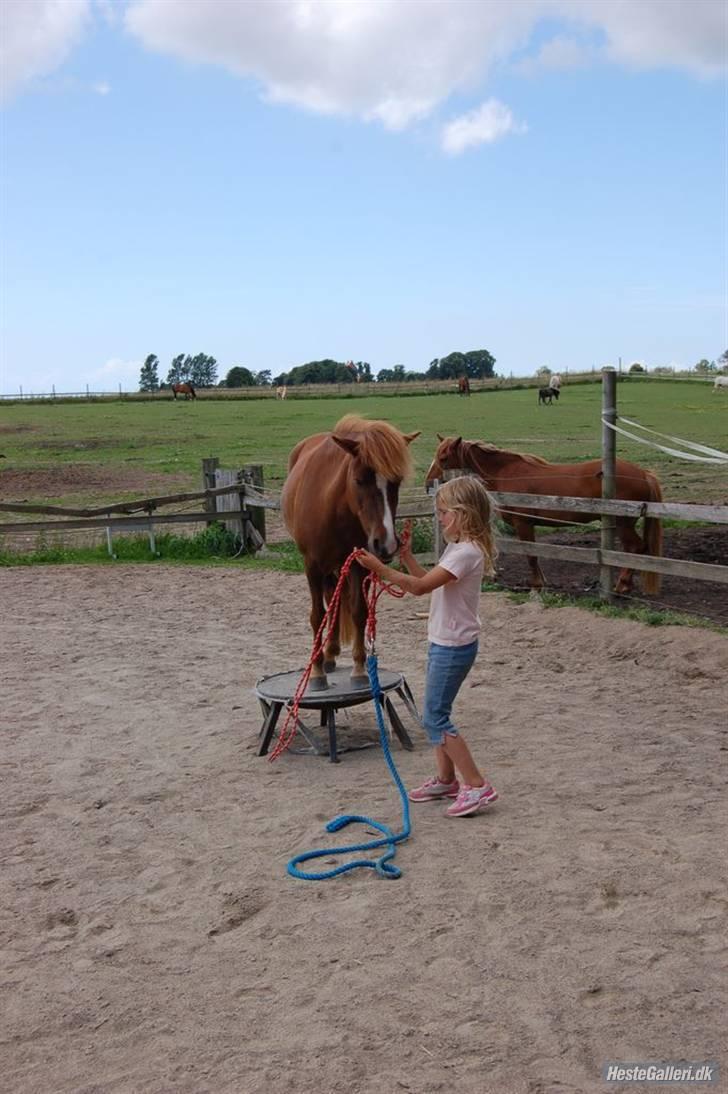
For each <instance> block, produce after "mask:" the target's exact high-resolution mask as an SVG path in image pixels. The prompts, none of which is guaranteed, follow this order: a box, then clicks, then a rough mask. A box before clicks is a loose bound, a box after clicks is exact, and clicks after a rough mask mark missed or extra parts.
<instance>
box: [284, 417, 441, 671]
mask: <svg viewBox="0 0 728 1094" xmlns="http://www.w3.org/2000/svg"><path fill="white" fill-rule="evenodd" d="M415 437H419V433H400V431H399V430H398V429H395V427H394V426H392V425H389V423H388V422H377V421H366V420H365V419H363V418H359V417H357V416H356V415H355V414H347V415H346V416H345V417H344V418H342V419H341V421H340V422H338V423H337V425H336V426H335V428H334V431H333V432H332V433H317V434H315V435H314V436H312V437H306V438H305V439H304V440H302V441H300V442H299V443H298V444H297V445H296V447H295V448H294V449H293V451H292V452H291V455H290V457H289V460H288V477H287V478H286V481H285V483H284V485H283V492H282V494H281V508H282V510H283V517H284V519H285V522H286V525H287V527H288V530H289V531H290V533H291V535H292V536H293V538H294V540H295V541H296V544H297V545H298V548H299V550H300V551H301V554H302V555H303V561H304V566H305V569H306V578H307V579H308V587H309V590H310V593H311V629H312V630H313V633H314V637H315V636H316V634H317V632H318V629H319V627H320V625H321V622H322V620H323V618H324V611H325V604H327V603H329V602H330V600H331V596H332V594H333V592H334V589H335V588H336V582H337V580H338V575H339V571H340V569H341V567H342V565H343V564H344V562H345V561H346V559H347V558H348V556H349V554H350V553H351V552H352V550H353V549H354V548H355V547H366V548H367V549H368V550H369V551H371V552H372V553H373V554H375V555H378V556H379V558H381V559H383V560H384V561H385V562H389V561H390V559H392V558H393V556H394V554H395V553H396V551H397V548H398V546H399V541H398V539H397V535H396V533H395V530H394V521H395V518H396V516H397V503H398V501H399V487H400V484H401V482H402V480H403V479H404V478H405V477H406V476H408V475H409V474H410V473H411V469H412V462H411V457H410V452H409V445H410V444H411V442H412V441H413V440H414V439H415ZM366 573H367V571H366V570H365V569H364V568H363V567H362V566H359V565H358V564H357V563H356V562H354V563H353V565H352V567H351V570H350V571H349V576H348V580H347V582H346V584H345V586H344V589H343V594H342V598H341V605H340V610H339V617H338V622H337V625H336V628H335V629H334V631H333V632H332V635H331V638H330V639H329V641H328V643H327V645H326V648H325V650H324V651H323V654H321V655H320V656H319V657H318V659H317V660H316V662H315V663H314V666H313V670H312V673H311V681H310V684H309V687H310V688H311V689H312V690H321V689H322V688H325V687H326V673H327V672H332V671H333V670H334V669H335V668H336V658H337V657H338V655H339V654H340V652H341V645H340V641H343V642H345V643H347V644H348V643H349V642H352V657H353V661H354V666H353V669H352V673H351V676H352V680H353V681H355V682H358V681H360V680H361V679H362V678H364V679H365V680H366V670H365V667H364V627H365V625H366V617H367V606H366V602H365V599H364V594H363V591H362V582H363V580H364V577H365V576H366Z"/></svg>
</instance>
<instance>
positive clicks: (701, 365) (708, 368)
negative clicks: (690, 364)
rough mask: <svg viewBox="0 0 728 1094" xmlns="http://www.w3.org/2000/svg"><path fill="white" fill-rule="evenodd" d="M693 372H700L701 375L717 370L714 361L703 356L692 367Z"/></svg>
mask: <svg viewBox="0 0 728 1094" xmlns="http://www.w3.org/2000/svg"><path fill="white" fill-rule="evenodd" d="M694 371H695V372H701V373H703V375H705V374H706V373H710V372H717V371H718V366H717V365H716V363H715V361H708V360H707V359H706V358H705V357H703V359H702V360H701V361H698V363H697V365H696V366H695V369H694Z"/></svg>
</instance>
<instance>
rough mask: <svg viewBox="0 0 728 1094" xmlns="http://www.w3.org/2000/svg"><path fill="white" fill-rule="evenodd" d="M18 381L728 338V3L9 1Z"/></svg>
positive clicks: (5, 255)
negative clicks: (199, 357)
mask: <svg viewBox="0 0 728 1094" xmlns="http://www.w3.org/2000/svg"><path fill="white" fill-rule="evenodd" d="M0 51H1V54H2V55H1V56H0V169H1V176H2V177H1V186H2V188H1V190H0V194H1V197H0V222H1V228H2V239H1V242H0V293H1V296H0V393H2V394H10V393H13V392H17V391H18V390H19V389H20V388H21V387H22V389H23V391H24V392H34V393H36V394H37V393H39V392H42V391H50V390H52V388H54V387H55V390H56V391H58V392H61V391H83V390H85V388H86V385H88V386H89V387H90V389H91V390H97V391H114V390H116V389H117V388H118V387H119V386H121V387H122V389H123V390H135V389H136V388H137V387H138V379H139V370H140V368H141V365H142V362H143V361H144V359H145V357H146V356H147V355H148V354H150V353H154V354H156V355H157V357H158V358H159V362H160V367H159V373H160V379H164V377H165V376H166V373H167V370H168V368H169V365H170V362H171V360H172V358H173V357H175V356H177V355H178V354H180V353H189V354H192V355H194V354H196V353H206V354H209V355H212V356H213V357H215V358H216V360H217V365H218V376H219V378H220V379H222V378H223V377H224V376H225V374H226V372H227V371H228V370H229V369H230V368H233V367H234V366H237V365H242V366H244V367H246V368H249V369H251V370H252V371H254V372H258V371H262V370H267V369H269V370H271V372H272V373H273V375H274V376H275V375H277V374H279V373H281V372H283V371H286V370H288V369H290V368H292V367H293V366H295V365H300V364H304V363H305V362H307V361H311V360H320V359H324V358H333V359H335V360H339V361H346V360H349V359H351V360H354V361H368V362H369V363H370V365H371V366H372V369H373V371H374V372H376V371H378V370H379V369H382V368H392V367H394V366H395V365H398V364H400V365H404V367H405V369H407V370H408V371H417V372H422V371H425V370H426V369H427V367H428V365H429V364H430V362H431V361H432V360H433V359H434V358H437V357H444V356H446V355H447V354H448V353H451V352H453V351H455V350H460V351H463V352H465V351H467V350H473V349H487V350H489V351H490V353H492V354H493V356H494V357H495V359H496V366H495V368H496V371H497V372H498V373H501V374H504V375H509V374H511V373H512V374H513V375H531V374H533V373H534V371H535V370H536V369H537V368H540V367H543V366H548V367H550V368H552V369H558V370H560V371H562V372H563V371H566V370H572V371H573V370H577V369H584V368H587V369H588V368H600V367H602V366H603V365H605V364H615V365H616V364H617V363H618V361H619V359H620V358H621V359H622V362H623V364H624V365H626V364H629V363H632V362H633V361H640V362H642V363H643V364H645V365H647V366H648V367H650V368H652V367H656V366H659V365H673V366H676V367H682V368H686V367H691V366H693V365H694V364H695V363H696V362H697V361H699V360H701V359H702V358H707V359H708V360H714V359H716V358H718V357H719V356H720V355H721V354H722V353H723V351H724V350H726V349H727V348H728V223H727V222H728V216H727V212H728V82H727V80H726V75H727V71H728V62H727V52H728V5H726V4H725V3H724V2H723V0H685V2H683V0H518V2H513V0H506V2H501V0H247V2H244V3H243V2H237V0H129V2H123V0H4V3H3V4H2V5H1V6H0Z"/></svg>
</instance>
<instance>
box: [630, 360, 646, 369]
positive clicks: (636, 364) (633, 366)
mask: <svg viewBox="0 0 728 1094" xmlns="http://www.w3.org/2000/svg"><path fill="white" fill-rule="evenodd" d="M629 371H630V372H644V371H645V367H644V365H641V364H640V363H639V361H634V362H633V363H632V364H631V365H630V366H629Z"/></svg>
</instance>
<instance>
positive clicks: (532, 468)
mask: <svg viewBox="0 0 728 1094" xmlns="http://www.w3.org/2000/svg"><path fill="white" fill-rule="evenodd" d="M438 439H439V441H440V444H439V446H438V448H437V451H436V452H435V458H434V460H433V462H432V464H431V466H430V469H429V471H428V472H427V482H428V483H430V482H432V481H433V480H434V479H440V478H442V475H443V472H444V471H447V470H452V469H454V468H463V469H466V470H470V471H474V472H475V474H476V475H478V476H479V477H480V478H481V479H482V480H483V482H484V483H485V485H486V487H487V488H488V489H489V490H493V491H497V492H502V493H512V494H551V495H559V496H561V497H569V498H600V497H601V496H602V461H601V460H585V461H584V462H583V463H548V462H547V461H546V460H544V459H542V458H541V457H540V456H530V455H527V454H526V453H523V452H509V451H507V449H504V448H496V447H495V445H492V444H485V443H483V442H482V441H464V440H463V439H462V438H461V437H441V436H440V434H439V433H438ZM615 486H616V489H615V495H614V496H615V497H616V498H621V499H623V500H625V501H662V491H661V489H660V483H659V482H658V480H657V476H656V475H654V474H653V473H652V472H651V471H646V470H645V469H644V468H642V467H638V466H637V464H634V463H627V461H626V460H617V467H616V484H615ZM498 515H499V516H500V517H501V518H502V519H503V520H504V521H506V523H507V524H510V526H511V527H512V528H513V530H514V532H515V533H516V535H517V536H518V538H519V539H522V540H525V541H527V542H528V543H533V542H534V541H535V533H534V529H535V528H536V526H537V525H540V524H544V525H554V524H555V525H556V526H557V527H558V522H560V521H569V522H579V523H582V524H586V523H588V522H589V521H592V520H595V519H596V517H597V514H596V513H578V512H574V511H573V510H571V509H537V510H533V509H530V510H529V509H520V508H518V506H513V507H512V508H510V507H509V508H508V509H507V510H505V509H504V510H499V514H498ZM615 520H616V525H617V532H618V534H619V538H620V540H621V541H622V546H623V548H624V550H625V551H631V552H634V553H635V554H648V555H654V556H656V557H659V556H660V555H661V554H662V524H661V522H660V520H659V518H657V517H645V518H644V527H643V537H644V538H642V537H640V536H639V534H638V533H637V530H636V527H635V526H636V524H637V520H638V518H637V517H627V516H618V517H616V518H615ZM527 558H528V564H529V566H530V568H531V588H533V589H541V588H543V586H544V585H545V583H546V582H545V578H544V576H543V572H542V570H541V567H540V566H539V563H538V559H537V558H536V557H534V556H532V555H528V556H527ZM643 585H644V590H645V592H646V593H658V592H659V591H660V578H659V574H654V573H648V572H647V571H645V573H644V575H643ZM631 588H632V570H629V569H624V570H622V571H621V572H620V574H619V578H618V580H617V585H616V589H615V591H616V592H617V593H628V592H629V591H630V589H631Z"/></svg>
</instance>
